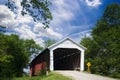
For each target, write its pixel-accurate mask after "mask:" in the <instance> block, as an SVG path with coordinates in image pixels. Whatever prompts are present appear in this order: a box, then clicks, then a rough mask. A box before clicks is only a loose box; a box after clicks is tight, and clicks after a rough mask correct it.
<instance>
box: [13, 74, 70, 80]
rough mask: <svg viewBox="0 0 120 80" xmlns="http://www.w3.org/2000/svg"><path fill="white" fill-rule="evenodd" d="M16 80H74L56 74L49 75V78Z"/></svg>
mask: <svg viewBox="0 0 120 80" xmlns="http://www.w3.org/2000/svg"><path fill="white" fill-rule="evenodd" d="M14 80H72V79H71V78H69V77H66V76H63V75H61V74H58V73H55V72H51V73H49V75H48V76H35V77H20V78H15V79H14Z"/></svg>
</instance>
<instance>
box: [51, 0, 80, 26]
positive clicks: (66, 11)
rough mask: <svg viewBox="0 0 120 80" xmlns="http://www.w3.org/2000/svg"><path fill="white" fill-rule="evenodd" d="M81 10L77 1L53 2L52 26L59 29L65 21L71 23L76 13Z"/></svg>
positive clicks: (56, 0) (62, 0)
mask: <svg viewBox="0 0 120 80" xmlns="http://www.w3.org/2000/svg"><path fill="white" fill-rule="evenodd" d="M78 8H79V5H78V3H77V1H75V2H73V1H71V0H52V8H51V12H52V15H53V20H52V22H51V25H54V27H58V26H60V25H61V24H63V23H64V22H65V21H70V20H72V19H73V18H74V17H75V14H74V11H76V10H77V9H78Z"/></svg>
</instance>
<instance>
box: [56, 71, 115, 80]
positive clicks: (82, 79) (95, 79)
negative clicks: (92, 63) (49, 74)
mask: <svg viewBox="0 0 120 80" xmlns="http://www.w3.org/2000/svg"><path fill="white" fill-rule="evenodd" d="M55 72H58V73H60V74H62V75H64V76H69V77H72V78H73V80H116V79H113V78H109V77H104V76H99V75H95V74H89V73H84V72H78V71H55Z"/></svg>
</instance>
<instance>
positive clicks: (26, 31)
mask: <svg viewBox="0 0 120 80" xmlns="http://www.w3.org/2000/svg"><path fill="white" fill-rule="evenodd" d="M14 30H15V31H17V32H18V33H19V34H20V37H21V38H24V39H35V38H36V35H35V33H33V32H32V31H31V28H30V26H28V25H22V26H20V27H17V28H15V29H14Z"/></svg>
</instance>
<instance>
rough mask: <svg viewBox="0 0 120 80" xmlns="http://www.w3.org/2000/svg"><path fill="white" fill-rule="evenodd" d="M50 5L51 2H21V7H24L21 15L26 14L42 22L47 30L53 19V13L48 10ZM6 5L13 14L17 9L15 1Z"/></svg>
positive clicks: (30, 0)
mask: <svg viewBox="0 0 120 80" xmlns="http://www.w3.org/2000/svg"><path fill="white" fill-rule="evenodd" d="M50 4H51V3H50V0H21V6H22V7H23V9H22V11H21V14H22V15H23V16H24V15H26V14H29V15H31V16H32V18H33V20H34V21H38V22H40V21H41V22H42V23H43V24H44V25H45V28H46V27H48V24H49V22H50V20H51V19H52V15H51V12H50V10H49V8H48V7H49V5H50ZM6 5H7V6H8V8H10V9H11V10H12V11H13V12H14V11H15V10H16V9H17V7H16V5H15V1H14V0H12V1H11V0H8V3H7V4H6ZM43 27H44V26H43Z"/></svg>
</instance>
